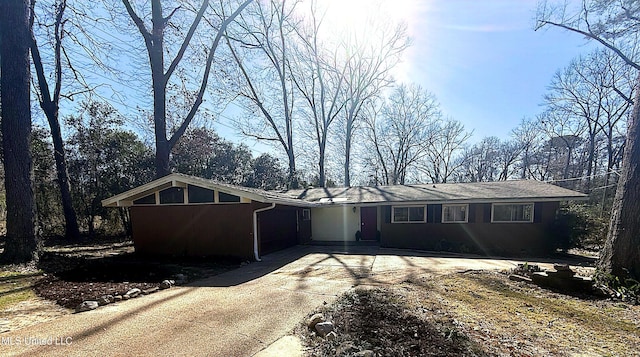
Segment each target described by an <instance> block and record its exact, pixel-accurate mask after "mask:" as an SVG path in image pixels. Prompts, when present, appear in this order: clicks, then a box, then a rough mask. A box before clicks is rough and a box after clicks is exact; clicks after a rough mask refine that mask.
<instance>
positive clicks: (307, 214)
mask: <svg viewBox="0 0 640 357" xmlns="http://www.w3.org/2000/svg"><path fill="white" fill-rule="evenodd" d="M302 220H303V221H310V220H311V210H310V209H308V208H304V209H303V210H302Z"/></svg>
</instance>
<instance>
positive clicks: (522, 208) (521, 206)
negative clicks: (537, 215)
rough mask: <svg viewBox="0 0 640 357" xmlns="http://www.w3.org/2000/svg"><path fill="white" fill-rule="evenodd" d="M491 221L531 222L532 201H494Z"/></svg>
mask: <svg viewBox="0 0 640 357" xmlns="http://www.w3.org/2000/svg"><path fill="white" fill-rule="evenodd" d="M491 222H533V203H494V204H493V205H492V206H491Z"/></svg>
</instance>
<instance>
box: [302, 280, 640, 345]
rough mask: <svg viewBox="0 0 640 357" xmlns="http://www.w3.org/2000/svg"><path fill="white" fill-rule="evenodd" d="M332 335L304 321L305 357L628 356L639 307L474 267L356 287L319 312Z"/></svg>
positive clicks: (639, 331)
mask: <svg viewBox="0 0 640 357" xmlns="http://www.w3.org/2000/svg"><path fill="white" fill-rule="evenodd" d="M319 311H320V312H322V313H324V315H325V317H327V318H328V320H330V321H332V322H334V324H335V326H336V330H337V335H338V337H337V338H336V339H335V340H334V341H326V340H324V339H322V338H320V337H318V336H316V334H315V333H314V332H311V331H309V329H307V328H306V326H303V325H301V326H300V327H299V328H298V329H297V330H296V333H297V334H298V336H299V337H300V338H301V339H302V341H303V343H304V344H305V345H306V353H307V355H309V356H356V355H357V353H362V351H364V350H371V351H373V352H374V354H375V355H376V356H388V355H394V356H549V355H554V356H578V355H579V356H633V355H638V351H640V306H634V305H629V304H627V303H623V302H620V301H614V300H610V299H596V298H594V297H592V296H587V295H583V296H570V295H565V294H561V293H558V292H554V291H551V290H547V289H543V288H540V287H537V286H535V285H529V284H527V283H522V282H514V281H511V280H509V279H508V276H507V274H504V273H498V272H483V271H473V272H467V273H453V274H447V275H443V276H421V277H417V278H416V279H415V280H412V281H405V282H403V283H402V284H397V285H393V286H385V287H375V288H367V287H361V288H356V289H355V290H353V291H351V292H349V293H347V294H345V295H344V296H342V297H341V298H340V299H338V300H337V302H336V303H335V304H332V305H330V306H325V307H323V308H322V309H320V310H319Z"/></svg>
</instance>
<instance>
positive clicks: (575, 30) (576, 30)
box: [536, 20, 640, 71]
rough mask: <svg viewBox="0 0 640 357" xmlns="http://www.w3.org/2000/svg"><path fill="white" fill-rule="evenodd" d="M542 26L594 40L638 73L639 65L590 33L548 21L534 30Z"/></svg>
mask: <svg viewBox="0 0 640 357" xmlns="http://www.w3.org/2000/svg"><path fill="white" fill-rule="evenodd" d="M544 25H552V26H556V27H560V28H563V29H565V30H568V31H572V32H576V33H579V34H581V35H583V36H585V37H588V38H590V39H593V40H596V41H598V42H600V43H601V44H602V45H603V46H605V47H606V48H608V49H610V50H611V51H613V52H615V54H617V55H618V56H620V58H622V60H623V61H625V62H626V63H627V64H628V65H629V66H631V67H633V68H635V69H636V70H639V71H640V65H639V64H637V63H635V62H633V61H632V60H631V59H630V58H629V57H627V56H626V55H625V54H624V53H622V51H620V50H619V49H618V48H616V47H615V46H614V45H612V44H610V43H609V42H607V41H605V40H604V39H602V38H600V37H598V36H596V35H595V34H592V33H590V32H587V31H583V30H580V29H577V28H573V27H571V26H567V25H565V24H561V23H557V22H553V21H548V20H540V21H539V24H538V26H536V30H537V29H539V28H541V27H542V26H544Z"/></svg>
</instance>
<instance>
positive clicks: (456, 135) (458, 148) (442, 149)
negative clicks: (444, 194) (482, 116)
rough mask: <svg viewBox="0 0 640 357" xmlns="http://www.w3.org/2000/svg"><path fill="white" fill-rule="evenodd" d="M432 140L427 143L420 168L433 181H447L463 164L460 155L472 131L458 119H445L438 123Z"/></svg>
mask: <svg viewBox="0 0 640 357" xmlns="http://www.w3.org/2000/svg"><path fill="white" fill-rule="evenodd" d="M436 126H437V128H436V130H435V131H434V136H433V137H432V138H431V140H430V141H429V142H428V143H426V144H427V145H428V149H427V150H426V152H425V155H424V158H423V159H422V160H421V165H420V166H419V170H420V171H422V172H423V173H424V174H426V175H427V176H428V177H429V179H430V180H431V182H433V183H446V182H447V180H449V179H450V178H451V177H452V176H453V174H454V173H455V172H456V170H457V169H458V168H460V167H461V165H462V163H463V162H462V160H460V158H459V155H460V154H461V153H462V151H463V150H464V146H465V144H466V142H467V140H469V138H471V135H472V132H468V131H466V130H465V128H464V125H463V124H462V123H461V122H459V121H457V120H452V119H448V120H443V121H441V122H438V123H436Z"/></svg>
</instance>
